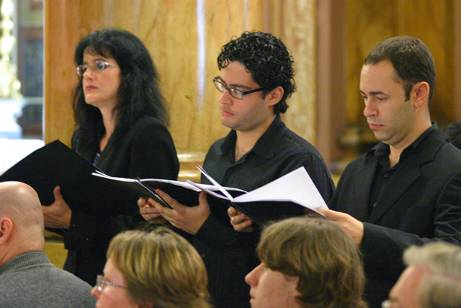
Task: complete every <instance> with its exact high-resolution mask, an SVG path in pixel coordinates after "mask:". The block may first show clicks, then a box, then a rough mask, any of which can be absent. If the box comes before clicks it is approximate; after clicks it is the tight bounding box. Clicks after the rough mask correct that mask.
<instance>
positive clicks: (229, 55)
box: [218, 32, 295, 113]
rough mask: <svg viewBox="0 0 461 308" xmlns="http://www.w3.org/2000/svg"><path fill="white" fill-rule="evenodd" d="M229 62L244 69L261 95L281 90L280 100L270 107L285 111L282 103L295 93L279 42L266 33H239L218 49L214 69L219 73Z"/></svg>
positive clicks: (287, 60)
mask: <svg viewBox="0 0 461 308" xmlns="http://www.w3.org/2000/svg"><path fill="white" fill-rule="evenodd" d="M233 61H237V62H240V63H241V64H243V65H244V66H245V68H246V69H247V70H248V71H249V72H250V73H251V75H252V77H253V79H254V81H255V82H256V83H258V85H259V86H260V87H261V88H263V89H264V90H263V95H265V94H267V93H268V92H269V91H271V90H272V89H274V88H276V87H278V86H281V87H283V90H284V93H283V97H282V99H281V100H280V102H279V103H277V104H276V105H275V106H274V112H275V113H284V112H285V111H286V110H287V108H288V104H287V102H286V100H287V98H288V97H290V95H291V94H292V93H293V92H294V91H295V81H294V79H293V76H294V72H293V57H292V56H291V55H290V53H289V51H288V49H287V48H286V46H285V44H283V42H282V41H281V40H279V39H278V38H276V37H275V36H273V35H272V34H270V33H264V32H243V33H242V35H241V36H240V37H238V38H234V39H232V40H231V41H230V42H228V43H227V44H225V45H224V46H223V47H222V49H221V53H220V54H219V56H218V68H219V69H220V70H221V69H223V68H225V67H227V66H228V65H229V63H230V62H233Z"/></svg>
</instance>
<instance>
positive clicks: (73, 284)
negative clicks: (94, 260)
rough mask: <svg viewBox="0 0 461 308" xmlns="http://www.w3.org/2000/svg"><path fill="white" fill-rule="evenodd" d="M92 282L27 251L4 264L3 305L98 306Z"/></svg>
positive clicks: (0, 284)
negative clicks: (93, 296)
mask: <svg viewBox="0 0 461 308" xmlns="http://www.w3.org/2000/svg"><path fill="white" fill-rule="evenodd" d="M90 290H91V287H90V285H89V284H87V283H86V282H84V281H83V280H81V279H79V278H78V277H76V276H74V275H72V274H71V273H69V272H66V271H64V270H61V269H59V268H57V267H55V266H54V265H52V264H51V263H50V261H49V260H48V257H47V256H46V255H45V254H44V253H43V252H41V251H36V252H27V253H25V254H22V255H19V256H17V257H16V258H14V259H13V260H10V261H9V262H7V263H6V264H4V265H3V266H1V267H0V307H2V308H9V307H15V308H16V307H49V308H54V307H56V308H57V307H94V306H95V300H94V299H93V298H92V297H91V295H90Z"/></svg>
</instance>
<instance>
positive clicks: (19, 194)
mask: <svg viewBox="0 0 461 308" xmlns="http://www.w3.org/2000/svg"><path fill="white" fill-rule="evenodd" d="M44 242H45V239H44V226H43V213H42V206H41V203H40V200H39V199H38V195H37V193H36V192H35V190H34V189H33V188H32V187H30V186H29V185H27V184H24V183H20V182H2V183H0V267H1V266H2V265H3V264H5V263H6V262H8V261H10V260H11V259H13V258H15V257H16V256H18V255H21V254H23V253H26V252H30V251H41V250H43V247H44Z"/></svg>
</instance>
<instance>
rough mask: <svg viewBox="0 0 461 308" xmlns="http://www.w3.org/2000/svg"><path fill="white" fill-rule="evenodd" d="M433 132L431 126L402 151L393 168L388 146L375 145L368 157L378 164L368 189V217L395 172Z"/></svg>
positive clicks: (382, 144) (383, 144) (433, 128)
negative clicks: (371, 157) (373, 158)
mask: <svg viewBox="0 0 461 308" xmlns="http://www.w3.org/2000/svg"><path fill="white" fill-rule="evenodd" d="M434 130H435V126H434V125H433V126H431V127H429V128H428V129H426V130H425V131H424V133H423V134H421V136H419V137H418V138H417V139H416V140H415V141H414V142H413V143H412V144H411V145H409V146H408V147H407V148H406V149H404V150H403V151H402V154H401V155H400V158H399V161H398V163H397V164H395V165H394V166H392V167H391V166H390V163H389V153H390V149H389V145H387V144H385V143H382V142H380V143H378V144H377V145H375V146H374V147H373V148H372V149H371V150H370V152H369V153H368V155H371V156H374V157H375V159H376V160H377V162H378V164H377V167H376V172H375V176H374V178H373V185H371V189H370V201H369V203H368V217H369V216H370V215H371V213H372V212H373V209H374V208H375V207H376V205H377V200H379V199H381V196H380V195H381V192H382V191H383V190H384V187H386V185H387V183H389V182H390V181H391V180H392V176H393V175H394V174H395V173H396V172H397V170H398V169H399V168H400V166H402V165H403V164H405V161H406V160H407V159H409V157H411V154H412V153H413V152H414V151H415V149H417V147H418V145H419V144H420V143H421V142H422V141H423V140H424V139H425V138H426V137H427V136H428V135H429V134H430V132H432V131H434Z"/></svg>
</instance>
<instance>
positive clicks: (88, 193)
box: [0, 140, 148, 216]
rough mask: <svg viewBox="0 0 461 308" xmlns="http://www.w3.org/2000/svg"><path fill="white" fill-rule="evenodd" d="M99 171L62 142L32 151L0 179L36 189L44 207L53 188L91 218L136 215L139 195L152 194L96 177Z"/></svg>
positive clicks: (133, 186)
mask: <svg viewBox="0 0 461 308" xmlns="http://www.w3.org/2000/svg"><path fill="white" fill-rule="evenodd" d="M96 170H97V169H96V168H95V167H94V166H93V165H91V164H90V163H89V162H88V161H86V160H85V159H84V158H82V157H81V156H80V155H78V154H77V153H75V152H74V151H72V150H71V149H70V148H68V147H67V146H66V145H64V144H63V143H62V142H60V141H59V140H56V141H53V142H51V143H49V144H47V145H45V146H43V147H41V148H40V149H38V150H36V151H34V152H32V153H31V154H29V155H28V156H26V157H25V158H24V159H22V160H21V161H19V162H18V163H17V164H15V165H14V166H12V167H11V168H10V169H8V170H7V171H5V172H4V173H3V174H2V175H1V176H0V182H4V181H20V182H24V183H27V184H29V185H30V186H32V187H33V188H34V189H35V190H36V191H37V193H38V195H39V198H40V201H41V203H42V204H43V205H49V204H51V203H52V202H53V201H54V197H53V188H54V187H55V186H57V185H59V186H61V193H62V195H63V197H64V200H66V202H67V204H68V205H69V206H70V208H71V209H72V210H73V211H80V212H84V213H87V214H89V215H95V216H107V215H133V212H135V211H137V206H136V201H137V199H138V198H139V196H145V195H148V193H147V192H146V191H145V189H144V188H142V187H141V186H139V185H130V186H126V185H120V184H117V183H114V182H110V181H105V180H103V179H100V178H98V177H95V176H93V175H92V173H93V172H94V171H96Z"/></svg>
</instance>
